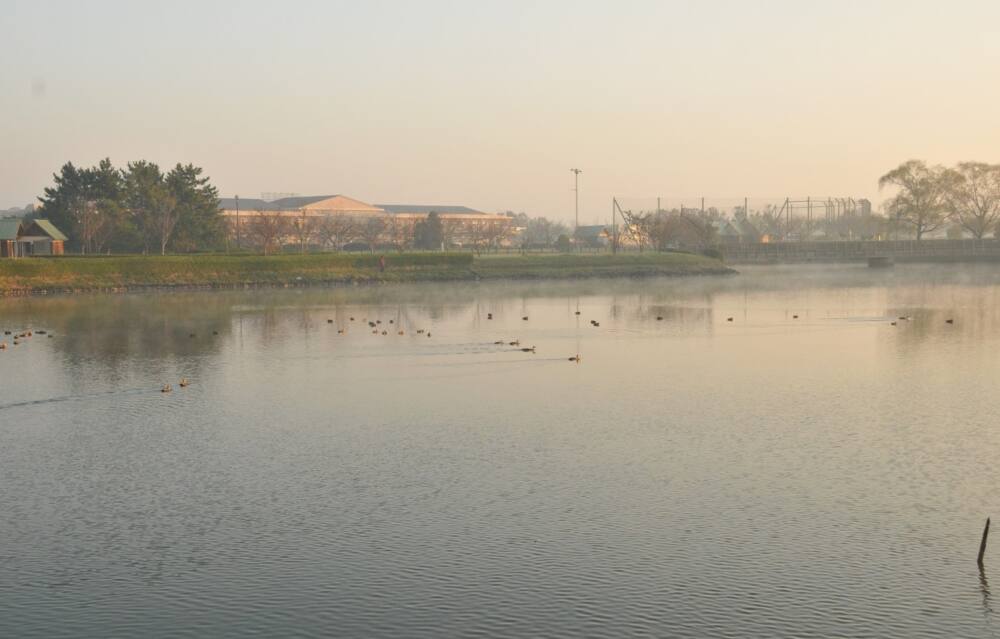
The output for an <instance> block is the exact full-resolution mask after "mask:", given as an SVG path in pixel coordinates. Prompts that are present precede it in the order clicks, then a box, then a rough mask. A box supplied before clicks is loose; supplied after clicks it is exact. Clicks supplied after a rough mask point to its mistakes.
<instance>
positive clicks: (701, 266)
mask: <svg viewBox="0 0 1000 639" xmlns="http://www.w3.org/2000/svg"><path fill="white" fill-rule="evenodd" d="M472 268H473V270H474V271H475V272H476V274H477V275H478V276H479V277H480V278H482V279H543V278H552V279H570V278H585V277H651V276H656V275H664V276H681V275H721V274H726V273H732V272H734V271H732V270H731V269H729V268H726V267H725V266H723V264H722V263H721V262H719V261H718V260H715V259H712V258H708V257H704V256H701V255H692V254H690V253H628V254H618V255H608V254H604V253H602V254H588V253H581V254H577V253H569V254H551V253H545V254H529V255H488V256H487V255H484V256H481V257H477V258H476V259H475V261H474V263H473V265H472Z"/></svg>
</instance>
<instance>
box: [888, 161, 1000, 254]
mask: <svg viewBox="0 0 1000 639" xmlns="http://www.w3.org/2000/svg"><path fill="white" fill-rule="evenodd" d="M887 186H891V187H895V188H896V194H895V195H894V196H893V197H891V198H890V199H889V200H887V201H886V203H885V211H886V214H887V215H888V216H889V219H890V220H892V221H893V222H895V224H896V226H899V225H905V226H908V227H909V228H911V229H912V230H913V232H914V234H915V236H916V238H917V239H918V240H920V239H922V238H923V236H924V235H926V234H927V233H931V232H933V231H935V230H937V229H939V228H941V227H943V226H945V225H946V224H949V223H952V224H957V225H959V226H960V227H961V228H963V229H965V230H966V231H968V232H969V233H971V234H972V236H973V237H974V238H976V239H982V238H983V237H985V236H986V235H988V234H989V233H990V232H993V233H997V232H998V230H1000V229H998V228H997V224H998V222H1000V164H987V163H984V162H961V163H959V164H958V165H957V166H955V167H954V168H945V167H942V166H928V165H927V163H926V162H923V161H922V160H909V161H907V162H904V163H902V164H900V165H899V166H898V167H896V168H895V169H893V170H892V171H889V172H888V173H886V174H885V175H883V176H882V177H881V178H879V188H885V187H887Z"/></svg>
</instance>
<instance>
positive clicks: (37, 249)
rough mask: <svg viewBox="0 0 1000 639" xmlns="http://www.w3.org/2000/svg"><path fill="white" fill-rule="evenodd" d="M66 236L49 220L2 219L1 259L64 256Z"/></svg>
mask: <svg viewBox="0 0 1000 639" xmlns="http://www.w3.org/2000/svg"><path fill="white" fill-rule="evenodd" d="M65 249H66V236H65V235H64V234H63V232H62V231H60V230H59V229H57V228H56V227H55V225H54V224H52V222H49V221H48V220H20V219H18V218H5V219H0V257H28V256H31V255H62V254H63V253H64V252H65Z"/></svg>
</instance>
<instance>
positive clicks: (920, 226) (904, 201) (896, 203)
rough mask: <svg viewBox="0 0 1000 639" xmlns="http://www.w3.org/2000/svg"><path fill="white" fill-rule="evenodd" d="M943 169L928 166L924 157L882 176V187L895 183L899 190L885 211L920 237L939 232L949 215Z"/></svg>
mask: <svg viewBox="0 0 1000 639" xmlns="http://www.w3.org/2000/svg"><path fill="white" fill-rule="evenodd" d="M944 173H945V172H944V169H942V168H941V167H937V166H933V167H931V166H927V164H926V163H925V162H923V161H921V160H909V161H908V162H904V163H903V164H900V165H899V166H898V167H896V168H895V169H893V170H892V171H889V172H888V173H886V174H885V175H883V176H882V177H880V178H879V180H878V186H879V188H880V189H881V188H884V187H886V186H894V187H896V188H897V189H898V190H897V192H896V195H894V196H893V197H892V198H891V199H889V200H888V201H887V202H886V204H885V207H886V211H888V212H889V214H890V216H891V217H892V218H894V219H895V220H896V221H897V223H898V222H902V223H905V224H909V225H910V226H912V227H913V231H914V233H915V234H916V236H917V240H920V239H921V238H922V237H923V236H924V235H925V234H927V233H930V232H933V231H936V230H937V229H938V228H940V227H941V226H942V225H943V224H944V223H945V221H946V220H947V218H948V215H947V207H946V197H947V194H948V185H947V180H946V176H945V174H944Z"/></svg>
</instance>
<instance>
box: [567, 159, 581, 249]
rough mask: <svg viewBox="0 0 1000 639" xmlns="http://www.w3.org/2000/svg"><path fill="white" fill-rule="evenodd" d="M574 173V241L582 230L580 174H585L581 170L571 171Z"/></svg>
mask: <svg viewBox="0 0 1000 639" xmlns="http://www.w3.org/2000/svg"><path fill="white" fill-rule="evenodd" d="M570 171H571V172H572V173H573V197H574V200H575V201H574V203H573V239H576V235H577V232H578V231H579V230H580V174H581V173H583V171H581V170H580V169H570Z"/></svg>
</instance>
